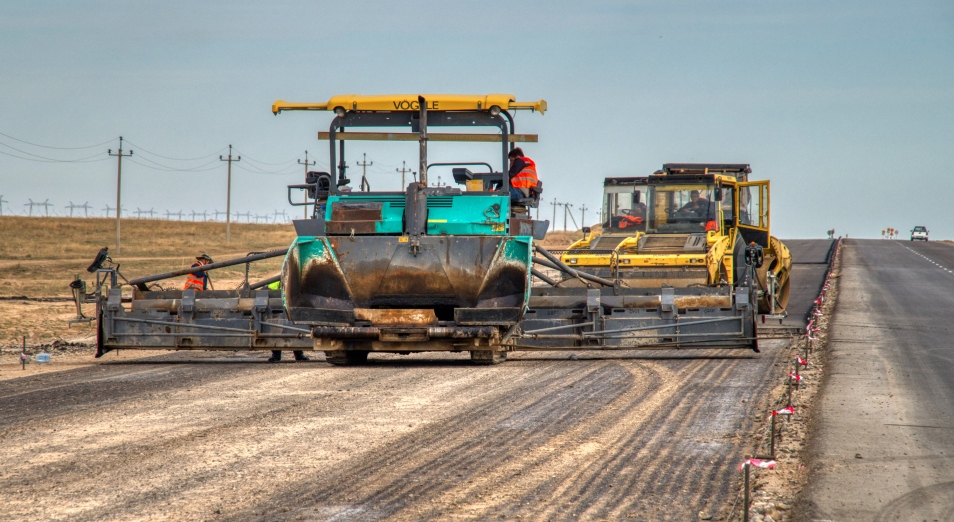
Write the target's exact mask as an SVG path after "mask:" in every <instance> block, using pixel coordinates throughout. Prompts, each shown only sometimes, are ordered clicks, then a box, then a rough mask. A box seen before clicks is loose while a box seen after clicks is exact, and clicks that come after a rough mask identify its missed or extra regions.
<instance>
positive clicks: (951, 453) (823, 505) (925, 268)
mask: <svg viewBox="0 0 954 522" xmlns="http://www.w3.org/2000/svg"><path fill="white" fill-rule="evenodd" d="M843 256H844V257H843V258H842V265H841V277H840V279H839V297H838V302H837V305H836V313H835V316H834V319H833V320H832V323H831V330H830V335H831V338H830V345H829V349H830V353H831V361H830V363H829V375H828V381H827V383H826V386H825V388H824V391H823V396H822V399H821V401H820V403H819V406H818V413H817V415H818V417H817V425H816V426H815V433H816V435H815V442H814V444H813V446H812V448H811V450H810V453H811V458H812V459H813V464H812V466H811V477H810V480H809V484H810V485H811V486H810V488H809V489H808V490H807V493H806V495H805V497H804V499H803V500H804V509H803V510H802V513H801V518H802V519H804V520H835V521H853V520H859V521H862V520H863V521H888V520H917V521H921V520H926V521H935V520H941V521H950V520H954V466H952V464H954V348H952V345H951V339H952V337H954V321H952V318H954V247H952V246H951V245H950V244H939V243H911V242H908V241H879V240H854V239H853V240H851V241H850V242H849V243H847V245H846V247H845V248H844V250H843Z"/></svg>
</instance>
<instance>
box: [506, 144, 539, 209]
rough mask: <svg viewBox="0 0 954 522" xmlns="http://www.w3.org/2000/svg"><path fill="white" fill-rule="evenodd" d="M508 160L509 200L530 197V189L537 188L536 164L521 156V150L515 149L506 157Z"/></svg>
mask: <svg viewBox="0 0 954 522" xmlns="http://www.w3.org/2000/svg"><path fill="white" fill-rule="evenodd" d="M507 157H508V158H510V172H509V174H510V200H511V201H514V200H518V199H524V198H529V197H530V189H532V188H536V186H537V164H536V163H535V162H534V161H533V160H532V159H530V158H528V157H526V156H524V155H523V149H521V148H520V147H515V148H514V149H513V150H511V151H510V154H508V155H507Z"/></svg>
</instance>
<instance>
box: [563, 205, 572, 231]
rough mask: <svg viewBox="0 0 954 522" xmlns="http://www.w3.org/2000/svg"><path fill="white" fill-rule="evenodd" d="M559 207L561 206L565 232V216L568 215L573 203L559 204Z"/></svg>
mask: <svg viewBox="0 0 954 522" xmlns="http://www.w3.org/2000/svg"><path fill="white" fill-rule="evenodd" d="M561 205H563V231H564V232H566V215H567V213H569V211H570V207H572V206H573V203H561Z"/></svg>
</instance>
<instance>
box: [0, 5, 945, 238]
mask: <svg viewBox="0 0 954 522" xmlns="http://www.w3.org/2000/svg"><path fill="white" fill-rule="evenodd" d="M0 71H2V72H0V114H2V118H0V133H2V134H0V197H2V198H3V199H2V200H0V202H2V205H3V206H2V208H3V213H4V214H8V213H10V212H11V211H12V212H14V213H17V214H19V213H22V212H25V211H26V210H27V207H26V206H25V204H26V203H27V202H28V201H29V200H30V199H32V200H33V201H35V202H42V201H44V200H49V202H50V203H52V204H53V205H54V206H53V207H52V208H51V210H52V211H53V212H55V213H56V214H58V215H64V214H66V215H68V214H69V210H68V209H67V208H66V205H68V204H69V203H70V202H72V203H74V204H77V205H82V204H83V203H86V202H88V203H89V205H90V206H91V207H92V209H93V210H92V212H93V213H94V214H95V215H102V214H103V209H104V208H105V207H106V205H109V206H115V200H116V160H115V158H109V157H108V156H106V150H107V149H109V148H112V149H114V151H115V149H116V148H117V147H118V137H119V136H120V135H122V136H123V137H124V138H125V139H126V140H127V141H126V143H125V146H124V149H126V151H128V150H129V149H132V150H133V151H134V155H133V157H132V158H129V159H126V160H124V162H123V186H122V200H123V206H124V207H125V209H126V215H134V214H135V211H136V210H137V209H140V210H148V209H154V210H155V211H156V212H157V213H158V214H160V215H165V212H166V211H170V212H178V211H180V210H181V211H183V212H184V214H185V215H186V217H188V216H189V215H190V213H191V212H192V211H196V212H202V211H207V212H209V213H210V215H211V213H212V212H213V211H215V210H219V211H224V210H225V204H226V201H225V199H226V198H225V192H226V190H225V187H226V165H225V163H224V162H219V161H218V156H219V154H227V149H228V145H229V144H232V145H233V146H234V148H235V151H236V154H241V155H242V161H241V162H240V163H236V164H233V179H232V210H233V212H251V213H252V214H253V215H254V214H261V215H264V214H266V213H268V214H273V213H274V212H275V211H277V212H279V213H281V212H282V211H284V212H286V213H287V215H292V216H299V215H301V209H300V208H291V207H289V206H288V204H287V203H286V189H285V186H286V185H288V184H294V183H301V182H302V178H303V167H302V166H300V165H298V164H297V160H299V159H301V160H303V159H304V151H305V150H308V151H309V160H311V159H317V160H318V162H319V167H321V166H322V165H324V167H325V168H327V162H328V146H327V142H318V140H317V138H316V132H318V131H319V130H322V131H323V130H327V128H328V124H329V122H330V121H331V119H332V115H331V114H330V113H325V112H308V113H305V112H290V113H283V114H281V115H279V116H273V115H272V114H271V111H270V106H271V103H272V102H273V101H274V100H276V99H285V100H290V101H326V100H327V99H328V98H330V97H331V96H333V95H335V94H343V93H360V94H380V93H430V92H445V93H473V94H487V93H497V92H499V93H509V94H514V95H516V97H517V99H518V100H521V101H529V100H537V99H540V98H543V99H546V100H547V102H548V103H549V107H550V110H549V111H548V112H547V113H546V114H545V115H543V116H541V115H539V114H530V113H525V112H521V113H519V114H518V115H517V131H518V132H522V133H536V134H538V135H539V136H540V142H539V143H538V144H529V145H527V146H526V147H525V148H524V150H525V151H526V153H527V155H528V156H530V157H532V158H533V159H534V160H536V162H537V165H538V170H539V173H540V177H541V179H543V180H544V183H545V184H546V190H545V193H544V199H545V200H546V201H547V202H551V201H552V200H553V199H554V198H556V199H557V200H559V201H561V202H569V203H572V204H573V205H574V207H573V210H574V213H575V216H576V218H577V220H579V219H580V210H579V209H580V206H581V205H586V207H587V208H588V209H590V210H589V211H588V213H587V217H586V221H587V222H588V223H592V222H595V221H596V217H595V216H596V212H597V210H596V209H598V206H599V202H600V195H601V191H602V180H603V178H604V177H606V176H634V175H646V174H649V173H652V172H653V171H654V170H656V169H658V168H660V166H661V165H662V164H663V163H666V162H733V163H750V164H751V165H752V168H753V171H754V174H753V177H754V178H758V179H770V180H771V182H772V203H773V206H772V211H773V215H772V225H773V233H775V234H776V235H778V236H780V237H782V238H812V237H824V235H825V231H826V230H827V229H830V228H834V229H835V230H836V232H837V233H838V234H839V235H841V234H845V233H847V234H849V235H850V236H851V237H877V236H879V235H880V232H881V230H882V229H884V228H886V227H894V228H897V229H900V230H901V231H902V232H903V233H904V234H907V232H908V231H909V230H910V229H911V228H912V227H913V226H914V225H925V226H927V227H928V229H929V230H930V231H931V236H932V238H933V239H945V238H946V239H954V219H952V217H954V209H952V208H951V206H952V205H951V200H952V196H954V177H952V176H951V175H950V174H949V173H948V169H950V168H951V165H954V3H952V2H950V0H944V1H906V2H898V1H843V2H827V1H826V2H821V1H797V0H796V1H793V0H778V1H776V0H760V1H752V2H712V1H676V2H622V1H620V2H611V1H610V2H606V1H604V2H562V1H551V2H519V1H513V2H499V1H484V2H436V1H407V2H376V1H349V2H292V1H284V2H282V1H278V2H269V3H268V4H267V5H266V4H265V3H259V2H247V1H242V0H230V1H227V2H225V1H215V0H210V1H205V2H191V1H190V2H183V1H165V2H161V3H160V2H155V3H135V2H119V1H110V0H102V1H95V2H94V1H86V2H84V1H59V2H54V1H44V0H38V1H31V2H21V1H13V0H0ZM24 142H27V143H24ZM39 145H42V147H41V146H39ZM51 147H56V148H51ZM67 148H69V149H67ZM348 150H349V154H348V159H349V164H350V165H354V162H355V161H357V160H360V159H361V153H362V152H364V153H366V154H367V159H368V160H369V161H373V162H374V164H373V165H372V166H371V167H370V168H369V169H368V178H369V180H370V182H371V185H372V187H373V188H375V189H388V190H397V189H398V188H399V185H400V174H399V173H397V172H395V168H397V167H400V166H401V162H402V161H406V162H407V163H408V164H411V165H416V162H417V147H416V144H414V143H410V144H408V143H404V144H395V143H368V142H350V143H349V145H348ZM497 151H498V149H496V148H494V147H492V146H489V145H474V146H470V147H459V146H454V147H452V146H449V145H444V144H436V143H435V144H432V145H431V147H430V152H431V155H430V158H429V159H430V160H431V161H452V160H462V161H474V160H478V161H480V160H482V161H487V160H490V161H495V160H496V158H498V152H497ZM51 159H54V160H79V161H68V162H51V161H48V160H51ZM184 160H188V161H184ZM495 165H496V163H495ZM171 169H183V170H184V171H176V170H171ZM358 170H359V167H352V168H351V169H350V171H349V175H350V177H351V179H353V180H357V179H359V177H360V173H359V172H357V171H358ZM436 174H438V172H432V174H431V177H432V179H433V178H434V177H435V175H436ZM444 177H445V178H446V176H444ZM37 212H42V210H41V209H40V208H35V209H34V213H37ZM82 212H83V211H82V210H76V211H74V214H75V213H79V214H82ZM551 214H552V207H550V206H549V205H547V206H546V207H544V208H542V209H541V217H542V216H549V215H551ZM220 219H224V218H220ZM558 222H559V223H558V226H559V227H561V228H562V224H563V219H562V216H561V217H560V218H559V219H558Z"/></svg>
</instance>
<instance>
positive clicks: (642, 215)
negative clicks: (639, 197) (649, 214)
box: [618, 201, 646, 230]
mask: <svg viewBox="0 0 954 522" xmlns="http://www.w3.org/2000/svg"><path fill="white" fill-rule="evenodd" d="M621 214H622V215H621V216H620V217H619V225H618V226H619V228H620V229H624V228H629V227H637V228H639V229H640V230H645V228H646V227H645V224H646V204H645V203H643V202H641V201H640V202H639V203H633V207H632V208H631V209H626V210H623V211H622V213H621Z"/></svg>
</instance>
